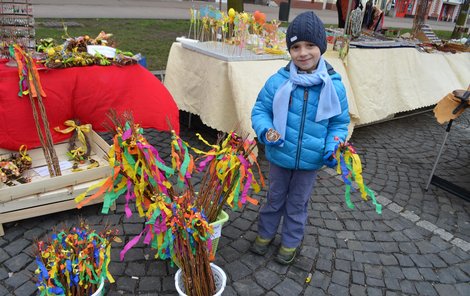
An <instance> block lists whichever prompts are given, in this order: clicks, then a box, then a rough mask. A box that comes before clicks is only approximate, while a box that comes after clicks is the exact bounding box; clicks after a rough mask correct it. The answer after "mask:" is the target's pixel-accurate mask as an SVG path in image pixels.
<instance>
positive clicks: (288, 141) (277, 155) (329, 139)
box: [251, 63, 350, 170]
mask: <svg viewBox="0 0 470 296" xmlns="http://www.w3.org/2000/svg"><path fill="white" fill-rule="evenodd" d="M327 69H328V74H330V77H331V79H332V81H333V84H334V87H335V89H336V93H337V94H338V98H339V100H340V103H341V110H342V111H341V114H339V115H337V116H334V117H332V118H330V119H325V120H322V121H319V122H315V116H316V113H317V108H318V99H319V95H320V90H321V85H314V86H311V87H307V88H306V87H302V86H297V88H296V89H295V90H294V91H293V92H292V94H291V98H290V102H289V114H288V116H287V127H286V135H285V142H284V146H283V147H280V146H276V145H272V144H271V143H269V142H267V141H266V137H265V134H266V132H267V131H268V130H269V129H270V128H273V129H274V126H273V98H274V94H275V93H276V91H277V89H278V88H279V87H280V86H281V85H282V84H283V83H284V81H285V80H286V79H289V65H287V67H285V68H281V69H280V70H279V71H278V72H277V73H276V74H274V75H272V76H271V77H270V78H269V79H268V80H267V81H266V84H265V85H264V87H263V88H262V89H261V91H260V93H259V94H258V98H257V99H256V103H255V106H254V107H253V110H252V112H251V121H252V126H253V129H254V130H255V132H256V135H257V137H258V141H259V142H261V143H263V144H265V145H266V146H265V151H266V158H267V159H268V160H269V161H270V162H272V163H274V164H276V165H277V166H280V167H283V168H287V169H298V170H317V169H319V168H321V167H322V166H323V156H324V154H325V152H327V151H333V150H334V148H335V145H336V143H337V142H338V141H345V139H346V137H347V135H348V125H349V120H350V119H349V111H348V100H347V98H346V91H345V89H344V85H343V83H342V82H341V76H340V75H339V74H338V73H336V72H335V71H334V70H333V68H332V67H331V65H329V64H328V63H327Z"/></svg>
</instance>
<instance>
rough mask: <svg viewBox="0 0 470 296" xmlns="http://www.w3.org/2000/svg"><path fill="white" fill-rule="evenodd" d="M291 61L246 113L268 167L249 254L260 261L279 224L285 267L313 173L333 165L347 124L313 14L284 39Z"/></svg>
mask: <svg viewBox="0 0 470 296" xmlns="http://www.w3.org/2000/svg"><path fill="white" fill-rule="evenodd" d="M286 42H287V48H288V49H289V53H290V55H291V58H292V60H291V61H290V62H289V63H288V64H287V66H286V67H283V68H281V69H279V71H278V72H277V73H275V74H274V75H272V76H271V77H270V78H269V79H268V80H267V82H266V83H265V85H264V87H263V88H262V89H261V91H260V93H259V95H258V98H257V100H256V103H255V105H254V107H253V110H252V113H251V120H252V126H253V129H254V130H255V132H256V135H257V137H258V141H259V142H260V143H261V144H264V145H265V154H266V158H267V160H268V161H269V177H268V179H269V190H268V193H267V200H266V204H264V205H263V206H262V207H261V209H260V213H259V220H258V236H257V237H256V240H255V242H254V243H253V244H252V246H251V248H250V250H251V251H252V252H254V253H256V254H259V255H264V254H266V252H267V251H268V248H269V244H270V243H271V242H272V241H273V239H274V237H275V235H276V233H277V229H278V226H279V224H280V223H281V218H283V222H282V230H281V246H280V247H279V250H278V252H277V255H276V261H278V262H279V263H281V264H290V263H291V262H292V261H293V260H294V258H295V256H296V254H297V252H298V251H299V249H300V245H301V242H302V240H303V237H304V229H305V224H306V221H307V207H308V202H309V199H310V196H311V194H312V191H313V187H314V184H315V179H316V176H317V170H319V169H320V168H322V167H323V165H327V166H329V167H334V166H335V165H336V160H335V159H334V158H333V157H332V154H333V150H334V148H335V146H336V144H337V143H338V141H344V140H345V139H346V136H347V134H348V124H349V121H350V118H349V112H348V101H347V98H346V91H345V88H344V85H343V83H342V81H341V76H340V75H339V74H338V73H336V72H335V71H334V69H333V68H332V67H331V65H330V64H328V63H327V62H326V61H325V59H324V58H323V56H322V55H323V54H324V53H325V51H326V33H325V28H324V26H323V23H322V22H321V20H320V19H319V18H318V16H316V15H315V13H313V12H312V11H307V12H304V13H302V14H299V15H298V16H297V17H296V18H295V19H294V20H293V21H292V23H290V25H289V27H288V28H287V33H286Z"/></svg>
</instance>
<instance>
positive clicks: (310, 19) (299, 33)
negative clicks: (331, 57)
mask: <svg viewBox="0 0 470 296" xmlns="http://www.w3.org/2000/svg"><path fill="white" fill-rule="evenodd" d="M299 41H308V42H312V43H313V44H315V45H316V46H318V47H319V48H320V52H321V53H322V54H324V53H325V51H326V33H325V27H324V26H323V22H322V21H321V20H320V18H319V17H318V16H317V15H316V14H315V13H313V11H306V12H303V13H301V14H299V15H298V16H297V17H296V18H295V19H294V20H293V21H292V23H290V24H289V27H288V28H287V34H286V42H287V48H288V49H289V50H290V47H291V46H292V45H294V43H296V42H299Z"/></svg>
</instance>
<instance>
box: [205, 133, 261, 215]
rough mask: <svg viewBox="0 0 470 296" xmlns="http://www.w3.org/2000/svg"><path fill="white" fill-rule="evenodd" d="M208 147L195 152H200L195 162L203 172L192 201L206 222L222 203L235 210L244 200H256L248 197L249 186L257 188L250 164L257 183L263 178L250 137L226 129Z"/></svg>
mask: <svg viewBox="0 0 470 296" xmlns="http://www.w3.org/2000/svg"><path fill="white" fill-rule="evenodd" d="M201 139H202V138H201ZM202 140H203V139H202ZM204 142H205V141H204ZM206 143H207V142H206ZM211 147H212V149H211V150H210V151H209V152H201V151H197V152H198V153H200V154H203V156H201V157H200V158H199V159H198V160H197V161H198V163H199V167H198V170H199V171H203V172H204V175H203V179H202V182H201V185H200V188H199V195H198V198H197V201H196V203H197V205H198V206H199V207H200V208H201V209H203V211H204V213H206V215H207V217H208V219H209V221H210V222H214V221H216V219H217V216H218V215H219V214H220V212H221V211H222V208H223V206H224V205H225V204H227V205H228V206H230V207H231V208H233V209H235V210H237V209H239V208H241V207H242V206H243V204H245V203H246V201H249V202H250V203H253V204H257V203H258V202H257V200H255V199H253V198H251V197H250V196H248V190H249V188H250V187H252V188H253V189H254V191H255V192H259V190H260V185H259V183H258V182H257V181H256V178H255V176H254V174H253V172H252V167H253V165H256V166H257V167H258V173H259V174H258V175H259V179H260V183H261V184H262V185H263V186H264V179H263V175H262V173H261V169H260V167H259V164H258V162H257V160H256V155H255V154H254V153H253V149H254V148H255V147H256V142H255V141H254V140H249V139H248V138H247V137H241V136H239V135H238V134H236V133H235V132H230V133H228V134H226V136H225V138H224V137H222V136H219V138H218V140H217V144H216V145H211Z"/></svg>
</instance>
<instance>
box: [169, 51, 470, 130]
mask: <svg viewBox="0 0 470 296" xmlns="http://www.w3.org/2000/svg"><path fill="white" fill-rule="evenodd" d="M325 59H326V60H327V61H328V62H329V63H330V64H331V65H332V66H333V67H334V68H335V70H336V71H337V72H338V73H339V74H341V76H342V79H343V82H344V84H345V86H346V92H347V95H348V102H349V109H350V115H351V119H352V124H351V127H350V131H352V128H353V127H354V125H355V124H366V123H371V122H374V121H378V120H381V119H384V118H387V117H389V116H390V115H393V114H395V113H397V112H402V111H409V110H413V109H416V108H420V107H425V106H429V105H433V104H435V103H436V102H437V101H439V100H440V99H441V98H442V97H443V96H444V95H445V94H447V93H448V92H449V91H452V90H454V89H466V88H467V85H468V83H470V53H465V54H441V53H436V54H427V53H420V52H418V51H417V50H416V49H414V48H395V49H351V50H350V51H349V55H348V56H347V59H346V61H345V63H343V61H341V60H340V59H339V57H338V55H337V52H334V51H327V52H326V54H325ZM286 64H287V61H286V60H259V61H234V62H227V61H222V60H219V59H217V58H213V57H210V56H207V55H204V54H201V53H198V52H195V51H192V50H189V49H185V48H183V47H182V46H181V44H180V43H173V45H172V47H171V50H170V55H169V57H168V63H167V69H166V74H165V81H164V84H165V86H166V87H167V88H168V90H169V91H170V93H171V94H172V95H173V98H174V99H175V101H176V103H177V105H178V107H179V108H180V109H181V110H184V111H188V112H190V113H193V114H197V115H199V116H200V118H201V120H202V121H203V122H204V123H205V124H206V125H208V126H210V127H213V128H215V129H217V130H221V131H225V132H228V131H230V130H233V129H234V128H236V129H237V130H239V131H241V132H244V133H250V135H251V136H254V132H253V130H252V128H251V119H250V117H251V116H250V115H251V109H252V107H253V105H254V103H255V101H256V97H257V96H258V92H259V91H260V90H261V88H262V87H263V85H264V83H265V82H266V80H267V79H268V77H269V76H270V75H272V74H274V73H275V72H276V71H277V70H278V69H279V68H280V67H283V66H285V65H286ZM345 64H346V66H345Z"/></svg>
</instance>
